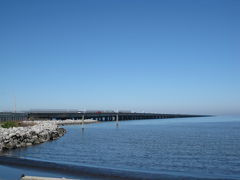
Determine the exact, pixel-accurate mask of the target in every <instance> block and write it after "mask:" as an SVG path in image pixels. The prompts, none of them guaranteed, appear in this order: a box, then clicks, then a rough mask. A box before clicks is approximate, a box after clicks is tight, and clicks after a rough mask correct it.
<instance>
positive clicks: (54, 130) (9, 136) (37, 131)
mask: <svg viewBox="0 0 240 180" xmlns="http://www.w3.org/2000/svg"><path fill="white" fill-rule="evenodd" d="M96 122H98V121H96V120H91V119H86V120H84V124H89V123H96ZM81 123H82V120H48V121H23V122H22V124H23V125H25V127H13V128H8V129H7V128H2V127H0V152H1V151H6V150H10V149H16V148H21V147H27V146H32V145H35V144H40V143H44V142H46V141H50V140H55V139H58V138H59V137H61V136H63V135H64V134H65V133H66V130H65V129H64V128H61V127H59V126H63V125H70V124H81Z"/></svg>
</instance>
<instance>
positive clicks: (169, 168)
mask: <svg viewBox="0 0 240 180" xmlns="http://www.w3.org/2000/svg"><path fill="white" fill-rule="evenodd" d="M65 128H66V129H67V131H68V133H67V134H66V135H65V136H64V137H62V138H61V139H59V140H57V141H52V142H47V143H44V144H41V145H37V146H33V147H29V148H24V149H20V150H14V151H11V155H14V156H21V157H25V158H32V159H40V160H46V161H53V162H60V163H70V164H78V165H88V166H89V165H90V166H100V167H107V168H117V169H127V170H139V171H144V172H149V173H151V172H158V173H161V172H163V173H167V174H187V175H192V176H200V177H201V176H202V177H223V178H237V179H238V178H239V179H240V117H239V118H238V117H208V118H186V119H158V120H136V121H123V122H122V121H121V122H120V124H119V127H118V128H116V126H115V123H114V122H106V123H98V124H90V125H87V126H85V130H84V132H82V131H81V126H80V125H75V126H65Z"/></svg>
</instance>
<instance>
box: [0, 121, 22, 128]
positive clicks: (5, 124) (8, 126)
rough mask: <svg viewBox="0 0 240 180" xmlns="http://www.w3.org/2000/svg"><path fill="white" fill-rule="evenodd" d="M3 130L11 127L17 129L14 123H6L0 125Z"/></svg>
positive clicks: (16, 124)
mask: <svg viewBox="0 0 240 180" xmlns="http://www.w3.org/2000/svg"><path fill="white" fill-rule="evenodd" d="M1 127H3V128H11V127H18V123H17V122H14V121H7V122H4V123H2V124H1Z"/></svg>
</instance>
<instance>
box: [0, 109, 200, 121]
mask: <svg viewBox="0 0 240 180" xmlns="http://www.w3.org/2000/svg"><path fill="white" fill-rule="evenodd" d="M117 117H118V120H119V121H122V120H139V119H166V118H187V117H203V116H202V115H187V114H158V113H131V112H100V111H96V112H77V111H76V112H69V111H62V112H61V111H58V112H54V111H53V112H48V111H46V112H34V111H33V112H25V113H0V121H18V120H19V121H21V120H47V119H50V120H51V119H56V120H58V119H59V120H65V119H74V120H77V119H82V118H84V119H94V120H98V121H115V120H116V118H117Z"/></svg>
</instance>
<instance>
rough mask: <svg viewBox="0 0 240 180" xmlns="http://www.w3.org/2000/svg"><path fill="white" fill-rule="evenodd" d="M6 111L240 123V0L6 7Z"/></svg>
mask: <svg viewBox="0 0 240 180" xmlns="http://www.w3.org/2000/svg"><path fill="white" fill-rule="evenodd" d="M0 82H1V85H0V111H4V110H12V109H13V104H14V96H15V97H16V105H17V110H28V109H48V108H50V109H113V110H116V109H122V110H134V111H139V112H142V111H145V112H162V113H199V114H200V113H201V114H206V113H208V114H209V113H211V114H224V113H226V114H229V113H239V114H240V1H239V0H235V1H234V0H165V1H160V0H156V1H153V0H144V1H143V0H107V1H106V0H101V1H100V0H85V1H80V0H39V1H37V0H21V1H19V0H15V1H12V0H0Z"/></svg>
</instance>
